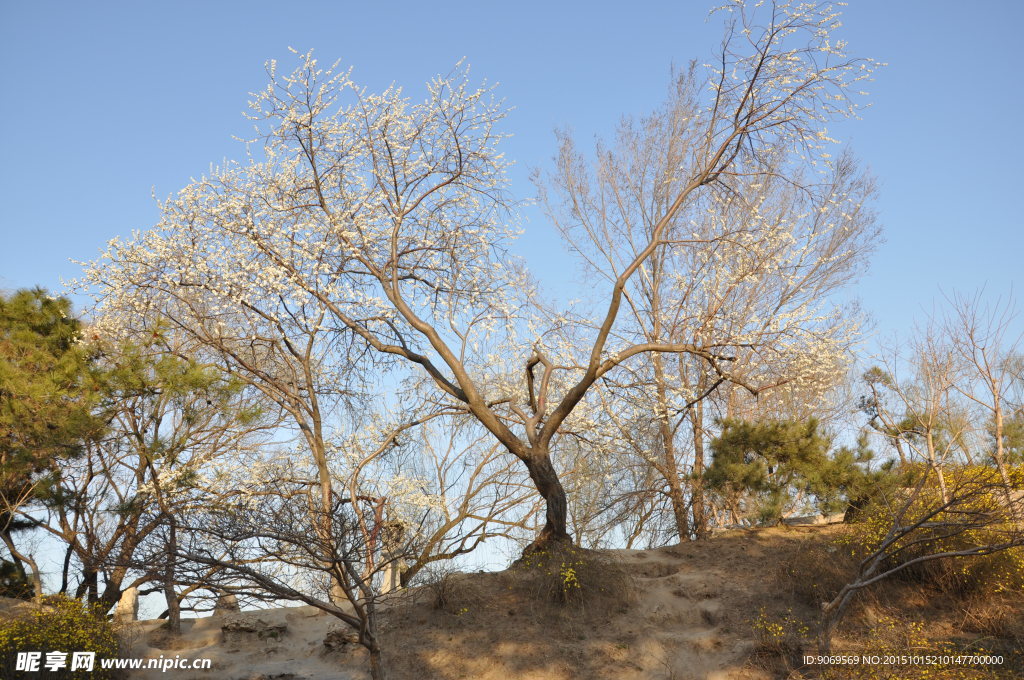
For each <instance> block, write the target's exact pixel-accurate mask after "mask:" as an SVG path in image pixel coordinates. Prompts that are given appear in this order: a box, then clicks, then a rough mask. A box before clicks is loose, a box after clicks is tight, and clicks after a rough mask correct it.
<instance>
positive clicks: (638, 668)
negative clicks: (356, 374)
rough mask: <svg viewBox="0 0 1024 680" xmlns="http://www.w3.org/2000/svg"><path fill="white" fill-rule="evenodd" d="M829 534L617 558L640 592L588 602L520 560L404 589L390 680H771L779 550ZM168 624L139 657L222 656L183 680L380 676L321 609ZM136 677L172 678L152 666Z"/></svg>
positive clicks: (394, 611)
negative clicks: (765, 628)
mask: <svg viewBox="0 0 1024 680" xmlns="http://www.w3.org/2000/svg"><path fill="white" fill-rule="evenodd" d="M826 531H829V529H827V528H779V529H765V530H758V531H749V532H748V531H737V532H731V533H728V534H725V535H722V536H719V537H717V538H714V539H712V540H709V541H705V542H701V543H691V544H685V545H680V546H671V547H666V548H660V549H657V550H649V551H637V550H624V551H611V552H608V553H604V555H605V556H606V558H607V559H608V560H612V561H613V562H614V563H615V564H618V565H620V566H621V567H622V569H623V570H624V572H625V573H628V574H630V575H631V577H632V578H631V580H632V582H633V584H634V585H632V586H630V590H632V595H631V596H628V597H625V598H620V597H619V594H616V595H615V596H614V597H612V598H606V599H605V600H602V601H599V602H596V603H593V604H590V605H584V606H582V607H573V606H560V605H555V604H549V603H548V602H546V601H545V600H544V599H543V598H540V601H538V598H537V597H531V596H530V595H529V592H530V591H529V588H526V589H525V590H524V588H522V587H521V586H522V579H521V577H520V574H521V573H522V572H521V571H517V568H513V569H510V570H508V571H506V572H500V573H480V574H461V575H457V576H455V577H454V578H452V580H451V586H450V588H448V589H447V590H446V592H445V598H444V599H445V602H444V604H443V606H442V607H440V608H438V607H437V606H436V605H437V599H438V598H437V590H436V589H433V588H429V587H424V588H419V589H410V590H408V591H403V592H401V593H398V594H396V595H394V596H391V597H390V599H389V600H388V602H387V604H386V611H385V614H384V617H383V618H384V621H383V629H384V633H383V637H384V645H385V647H384V649H385V662H386V664H387V669H388V672H389V677H391V678H394V679H397V680H420V679H423V680H428V679H433V678H437V679H438V680H441V679H443V680H455V679H458V678H466V679H472V680H512V679H521V680H534V679H535V680H540V679H544V680H569V679H575V678H587V679H590V678H592V679H594V680H605V679H607V680H612V679H614V680H640V679H641V678H643V679H648V678H659V679H660V678H665V679H666V680H668V679H672V680H684V679H689V678H701V679H704V678H707V679H709V680H712V679H714V680H725V679H729V678H744V679H747V678H752V679H756V678H762V677H767V676H765V675H764V674H763V673H761V672H759V671H756V670H754V669H753V668H751V667H750V666H749V664H748V663H747V659H748V656H749V654H750V651H751V649H752V648H753V645H754V641H753V637H752V634H751V626H750V621H751V619H752V618H753V617H755V616H756V615H757V612H758V610H759V609H760V608H761V607H766V608H768V609H769V610H772V609H774V608H775V607H776V606H781V605H777V603H774V594H773V592H772V585H771V578H770V576H771V570H772V569H773V565H774V564H775V563H777V561H778V559H779V557H780V556H781V555H783V554H785V553H786V552H787V551H791V550H794V549H799V546H800V544H801V542H802V541H805V540H806V539H807V538H808V536H807V533H808V532H816V533H817V532H826ZM623 600H625V601H623ZM158 626H159V622H143V623H141V624H139V626H138V630H137V633H136V640H135V646H134V654H135V655H137V656H149V657H159V656H160V655H163V656H164V657H173V656H175V655H181V657H183V658H198V657H209V658H211V659H213V669H212V670H211V671H205V672H184V671H171V672H170V673H171V674H172V675H173V677H175V678H180V679H181V680H184V679H185V678H217V679H218V680H236V679H238V680H241V679H252V680H257V679H259V680H264V679H266V680H269V679H271V678H276V679H280V680H286V679H294V680H298V679H301V678H308V679H310V680H313V679H317V680H319V679H327V678H338V679H348V678H360V679H361V678H368V677H369V674H368V672H367V671H366V670H365V669H366V657H365V652H364V651H363V650H362V649H361V648H359V647H358V646H356V645H351V644H345V643H343V642H342V643H340V644H336V645H334V648H333V649H329V648H328V647H327V646H325V645H324V640H325V637H327V636H328V634H329V633H330V631H332V630H333V629H337V628H339V627H340V626H339V624H337V623H335V621H334V620H333V619H332V618H330V617H329V616H327V615H325V614H321V613H319V612H317V611H316V610H314V609H311V608H309V607H295V608H286V609H274V610H263V611H253V612H242V613H240V614H227V615H218V616H214V617H210V618H204V619H198V620H186V621H184V622H183V635H182V638H181V639H178V640H166V639H164V637H163V636H162V635H161V634H160V631H159V629H158ZM335 637H337V636H335ZM133 677H134V678H137V679H139V680H141V679H143V678H146V679H148V678H158V677H160V678H167V677H169V675H168V674H162V673H160V672H159V671H148V672H138V673H136V674H135V675H134V676H133Z"/></svg>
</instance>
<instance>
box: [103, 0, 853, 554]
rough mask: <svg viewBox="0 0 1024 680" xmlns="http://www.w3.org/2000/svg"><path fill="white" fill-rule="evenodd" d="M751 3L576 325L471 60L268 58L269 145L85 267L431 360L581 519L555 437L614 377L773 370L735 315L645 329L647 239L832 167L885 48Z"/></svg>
mask: <svg viewBox="0 0 1024 680" xmlns="http://www.w3.org/2000/svg"><path fill="white" fill-rule="evenodd" d="M755 9H756V8H751V7H748V6H747V5H746V4H744V3H742V2H737V3H730V4H729V5H727V6H725V7H723V8H721V10H720V12H722V13H724V14H725V16H726V17H727V21H726V38H725V40H724V41H723V43H722V47H721V50H720V52H719V54H718V55H717V57H716V60H715V62H714V63H713V64H712V65H710V66H709V67H708V68H707V81H706V87H705V88H704V89H701V90H700V91H699V93H698V95H699V100H700V104H699V106H698V107H697V108H696V109H695V111H694V116H693V118H692V119H691V120H689V121H687V122H686V124H687V126H688V129H689V130H691V131H692V132H691V134H690V137H691V138H692V140H693V143H692V145H691V146H690V148H689V150H688V152H687V154H686V155H685V158H684V159H683V161H684V162H682V163H681V164H680V166H679V168H678V176H679V177H678V181H677V182H676V183H675V185H674V190H673V193H672V196H671V197H670V198H669V199H668V200H667V201H665V202H664V203H663V204H662V205H659V206H658V210H659V214H657V215H654V216H652V218H651V220H650V228H649V229H648V230H647V232H646V234H645V236H644V238H643V240H641V241H639V242H637V243H636V244H635V248H633V249H632V251H631V252H630V255H629V257H627V258H626V259H625V260H624V261H623V262H621V263H619V265H618V266H617V267H616V269H615V272H614V277H613V278H612V279H611V280H610V281H609V282H608V288H607V297H606V298H605V300H604V304H603V305H602V308H601V310H600V311H598V312H596V313H595V314H594V315H593V317H592V318H589V319H587V320H586V323H584V324H576V325H577V326H578V332H577V333H575V334H574V335H573V338H574V344H573V346H571V347H554V346H551V345H549V344H546V342H545V338H546V337H548V336H546V334H545V333H544V332H543V331H544V330H545V329H539V331H540V332H535V331H537V330H538V329H537V327H536V326H535V325H533V322H536V321H537V320H538V319H542V318H543V315H541V314H539V313H537V311H536V310H535V309H534V307H533V305H532V298H531V297H530V296H529V295H525V294H524V293H523V292H522V291H523V290H524V289H526V288H528V285H529V280H528V278H527V276H526V274H525V272H524V271H523V270H522V267H521V266H520V265H519V264H518V263H517V262H516V261H515V260H513V259H511V258H509V257H508V254H507V251H506V248H507V246H508V243H509V240H510V239H511V238H513V236H514V235H515V231H514V229H513V228H512V227H510V226H508V222H507V220H506V216H507V214H508V212H509V209H510V208H511V207H512V205H511V203H510V201H509V199H508V198H507V196H506V186H507V179H506V176H505V169H506V166H507V161H506V160H505V158H504V156H503V155H502V154H501V152H500V151H499V149H498V144H499V142H500V139H501V136H502V135H501V133H500V132H499V131H498V126H499V124H500V123H501V120H502V119H503V118H504V116H505V112H506V111H505V108H504V107H503V105H502V104H501V103H500V102H499V101H496V100H495V99H494V98H493V96H492V91H491V88H488V87H483V88H479V89H478V88H474V87H472V86H471V85H470V84H469V81H468V73H467V71H466V70H465V69H463V70H458V71H457V72H455V73H453V74H451V75H449V76H447V77H438V78H435V79H434V80H432V81H431V82H430V83H428V85H427V96H426V98H425V99H424V100H423V101H422V102H420V103H413V102H412V101H411V100H410V99H409V98H407V97H405V96H404V95H403V93H402V91H401V90H400V89H398V88H394V87H392V88H389V89H387V90H385V91H384V92H382V93H379V94H371V93H368V92H366V91H365V90H363V89H362V88H360V87H358V86H357V85H356V84H355V83H354V82H353V81H352V80H351V77H350V73H349V72H347V71H340V70H337V69H336V68H328V69H325V68H321V67H320V66H319V65H318V64H317V62H316V60H315V59H314V58H313V57H312V55H311V54H306V55H302V56H301V57H300V60H301V64H300V66H299V67H298V68H297V69H296V70H295V71H293V72H291V73H290V74H287V75H281V74H279V73H278V72H277V69H276V64H274V63H273V62H271V64H270V68H269V74H270V83H269V85H268V86H267V88H266V89H265V90H264V91H262V92H260V93H258V94H257V96H256V97H255V99H254V101H253V102H252V110H253V114H252V115H253V116H254V118H256V119H257V121H258V123H257V126H258V129H259V130H260V139H261V140H262V142H263V143H262V145H259V146H258V147H255V150H254V151H253V152H252V153H251V154H250V156H249V158H248V159H247V160H246V162H244V163H241V164H232V165H229V166H227V167H224V168H221V169H218V170H216V171H214V172H212V173H211V174H210V175H209V176H207V177H205V178H203V179H200V180H198V181H195V182H193V183H192V184H190V185H189V186H188V187H186V188H185V189H183V190H182V191H181V192H180V193H179V194H178V195H177V196H176V197H174V198H173V199H171V200H169V201H168V202H167V203H165V204H164V206H163V218H162V220H161V221H160V223H159V224H158V225H157V227H156V228H155V229H154V230H153V231H151V232H148V233H145V234H142V235H140V236H138V237H136V238H134V239H132V240H131V241H129V242H114V243H112V244H111V246H110V248H109V250H108V251H107V252H106V254H105V256H104V258H103V260H102V261H101V262H98V263H96V264H95V265H94V266H92V267H91V269H90V271H89V275H88V276H89V279H90V280H91V281H92V282H93V283H95V284H98V285H99V294H100V297H101V302H102V305H103V306H104V307H105V308H107V309H109V310H117V311H118V313H119V314H120V315H121V318H122V319H130V318H131V317H132V315H134V314H137V313H139V312H140V311H142V310H143V309H146V308H149V307H151V306H152V307H155V308H156V309H159V310H161V313H164V314H166V315H167V316H169V317H171V318H172V319H173V320H174V323H177V324H179V325H180V326H181V327H182V328H197V327H198V328H202V329H203V330H202V332H203V334H204V335H206V336H213V337H216V334H217V333H218V332H221V331H219V330H218V329H220V328H222V327H223V328H225V329H230V328H231V323H230V318H229V317H230V316H231V315H236V314H239V313H243V312H244V313H246V314H249V313H253V314H258V315H260V316H261V318H263V319H265V321H266V323H267V324H272V325H273V324H289V323H292V322H294V321H296V320H300V321H301V323H302V324H305V325H307V326H308V327H310V328H315V329H317V331H318V332H325V333H327V334H328V336H329V337H330V338H332V340H333V341H335V342H339V343H344V344H345V346H346V347H348V348H350V349H351V351H349V352H347V353H346V354H345V355H344V356H345V360H346V361H347V362H348V364H347V366H348V367H347V368H346V374H347V375H354V376H359V377H360V379H362V380H363V382H364V383H369V382H370V379H369V376H370V375H373V374H376V373H377V372H380V371H384V370H388V369H399V368H401V369H407V370H411V371H413V372H415V373H416V374H417V375H419V376H421V377H423V378H425V379H426V383H425V384H427V385H429V389H430V390H431V391H432V393H433V394H434V395H435V396H436V397H437V399H438V400H439V402H440V403H444V404H445V406H446V407H447V408H451V409H454V410H459V411H461V412H463V413H464V414H466V415H467V416H468V417H471V418H472V419H473V420H474V421H475V422H476V423H478V425H479V427H481V428H483V429H484V430H485V431H486V432H488V433H489V434H490V436H492V437H493V438H494V439H495V440H496V441H497V442H498V443H500V445H501V446H502V447H503V448H504V449H505V450H507V451H508V452H509V453H510V454H511V455H513V456H514V457H515V458H516V459H518V460H519V461H521V462H522V464H523V465H524V466H525V468H526V470H527V472H528V473H529V476H530V478H531V480H532V482H533V484H534V485H535V487H536V489H537V491H538V492H539V493H540V495H541V496H542V497H543V498H544V501H545V505H546V510H545V524H544V528H543V530H542V531H541V532H540V535H539V536H538V539H537V541H536V544H544V543H546V542H549V541H566V540H569V534H568V531H567V524H566V495H565V491H564V488H563V486H562V483H561V481H560V479H559V475H558V473H557V470H556V467H555V465H554V464H553V460H552V450H553V446H554V445H555V444H556V440H557V438H558V436H559V434H560V433H561V432H563V431H564V430H565V429H566V428H567V427H568V426H569V425H570V424H571V420H570V418H571V417H572V416H574V413H576V412H577V410H578V408H579V407H580V405H581V404H582V403H583V402H584V399H585V398H586V396H587V395H588V393H589V392H590V391H591V389H592V388H593V387H594V385H595V384H597V383H598V381H600V380H602V379H603V378H606V377H608V376H610V375H611V374H613V372H615V371H617V370H618V369H620V368H621V367H623V366H627V365H634V364H635V363H637V362H643V361H644V360H646V359H649V357H650V356H651V355H653V354H676V355H687V356H689V357H692V358H694V359H695V360H699V361H701V362H703V363H704V365H705V366H706V367H707V368H708V370H710V371H711V372H712V374H713V375H714V376H716V379H719V378H720V379H722V380H724V381H727V382H730V383H734V384H738V385H742V386H743V387H745V388H746V389H748V390H749V391H751V392H753V393H756V392H757V391H758V390H760V389H761V387H762V385H761V384H760V383H759V382H758V381H757V380H756V379H755V378H756V376H750V377H748V376H745V375H744V374H743V373H742V372H738V371H734V370H733V369H732V368H731V367H732V366H733V365H734V364H735V362H736V357H737V352H739V351H741V350H743V349H744V348H743V343H741V342H738V341H737V340H736V338H734V337H727V338H721V337H718V336H716V335H715V334H714V333H711V334H708V335H706V336H700V337H688V338H683V337H666V338H664V339H657V340H651V339H650V338H648V337H644V336H643V335H642V334H638V333H636V332H634V331H633V330H631V329H629V328H626V327H624V326H623V324H622V322H621V319H620V316H621V314H620V312H621V311H622V307H623V304H624V303H625V302H626V295H627V291H628V289H629V286H630V284H631V282H632V281H634V280H635V279H636V277H639V276H643V270H644V268H645V266H647V265H648V264H649V263H650V262H651V261H652V258H655V257H657V256H658V255H659V254H660V253H662V252H664V251H666V250H674V249H684V250H686V249H691V250H692V249H695V250H702V251H704V250H707V249H713V248H714V247H715V245H716V244H719V243H721V242H723V239H726V238H729V237H730V235H720V234H715V235H713V236H711V237H699V236H698V237H697V238H694V239H683V240H679V239H677V238H676V234H675V231H674V230H673V229H672V226H673V224H674V223H675V221H676V219H677V217H678V216H679V215H680V214H681V213H683V212H684V211H686V210H688V209H689V207H690V206H692V205H695V204H698V203H700V202H706V201H708V200H709V197H710V196H711V195H722V194H723V193H725V192H728V191H737V192H744V191H747V188H748V187H747V185H748V183H749V182H752V181H755V178H758V177H763V178H765V179H767V178H768V177H769V176H770V177H772V178H775V180H774V181H777V182H785V181H786V180H787V179H789V180H793V181H797V182H798V181H799V178H800V177H802V175H803V173H805V172H807V171H808V170H807V169H808V167H809V166H810V165H811V164H813V163H818V164H819V165H820V166H822V167H826V168H827V167H828V165H829V160H828V159H827V158H825V157H824V156H825V154H824V153H823V151H824V146H825V145H826V144H828V143H829V141H830V140H829V137H828V134H827V130H826V125H827V124H828V122H829V121H830V120H833V119H835V118H840V117H845V116H849V115H853V114H854V112H855V109H856V105H855V103H854V99H853V98H854V97H856V96H857V94H856V92H855V89H856V88H857V86H858V83H859V82H860V81H862V80H864V79H865V78H867V77H869V74H870V73H871V70H872V65H873V64H872V62H870V61H868V60H861V59H852V58H850V57H848V56H847V55H846V54H845V51H844V44H843V43H842V42H841V41H836V40H834V39H833V38H832V37H831V34H832V32H833V29H834V28H836V27H837V26H838V21H837V17H838V15H837V13H836V12H835V11H834V10H833V8H832V7H831V6H830V5H809V4H806V3H795V2H793V3H790V2H778V3H773V4H771V5H770V6H768V7H764V8H761V10H758V11H755ZM752 238H754V240H755V241H756V240H757V238H758V237H757V234H756V233H755V234H753V235H752ZM765 238H768V237H767V236H765ZM754 245H756V243H752V244H751V252H752V253H756V252H757V250H758V249H757V248H754V247H753V246H754ZM271 304H272V305H273V306H272V307H268V305H271ZM222 323H223V326H221V325H220V324H222ZM223 332H224V333H227V332H233V331H229V330H225V331H223ZM527 335H532V336H533V337H526V336H527ZM237 342H238V343H240V344H244V343H245V342H246V341H245V338H244V337H241V336H239V337H238V338H237ZM248 342H249V343H251V346H252V347H253V348H257V347H259V346H260V343H261V342H263V340H262V338H261V336H260V335H259V334H256V333H254V334H253V335H252V336H250V338H249V340H248ZM289 342H290V341H289ZM292 344H293V346H294V343H292ZM281 347H282V352H285V351H287V352H291V351H292V349H291V348H289V347H288V342H282V343H281ZM516 364H518V366H516ZM512 369H514V370H512Z"/></svg>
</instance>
